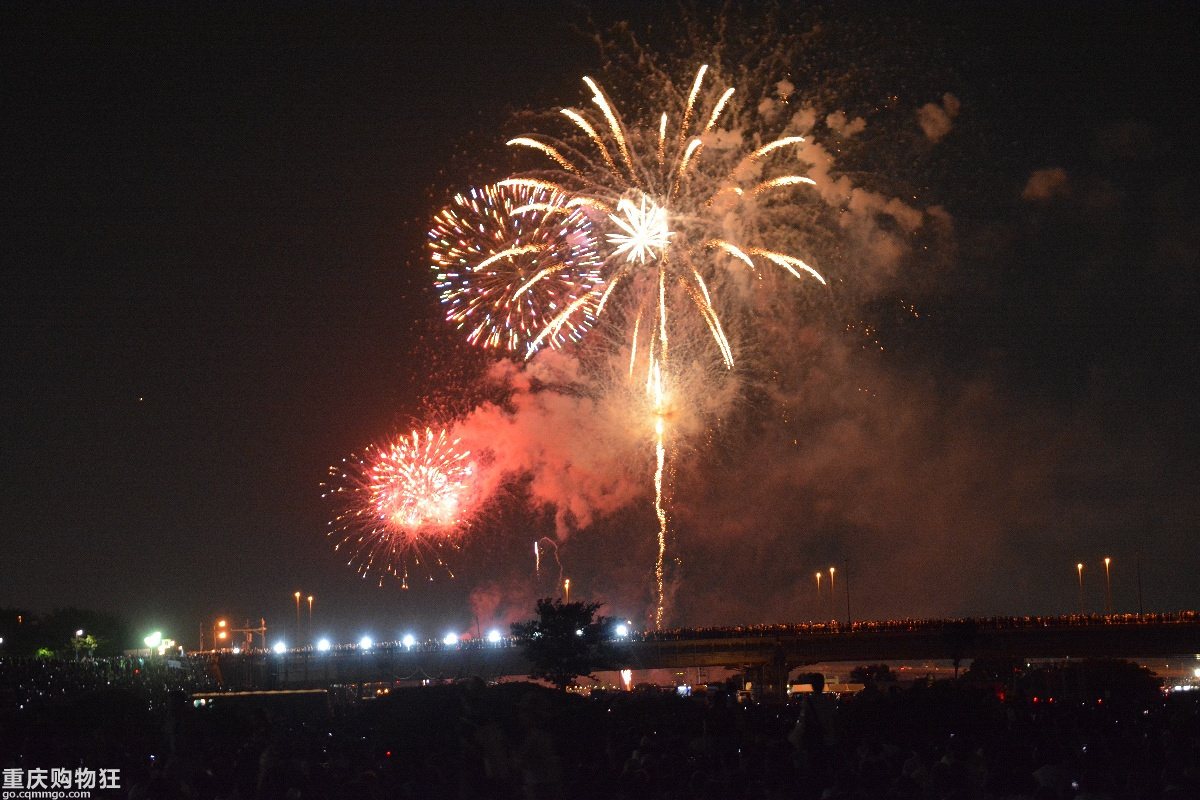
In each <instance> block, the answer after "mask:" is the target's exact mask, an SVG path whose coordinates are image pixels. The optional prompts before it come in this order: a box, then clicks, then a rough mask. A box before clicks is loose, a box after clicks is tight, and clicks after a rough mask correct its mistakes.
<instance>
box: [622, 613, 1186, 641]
mask: <svg viewBox="0 0 1200 800" xmlns="http://www.w3.org/2000/svg"><path fill="white" fill-rule="evenodd" d="M1198 622H1200V614H1198V613H1197V612H1195V611H1180V612H1175V613H1154V614H1107V615H1104V614H1069V615H1066V616H1053V617H1042V616H1024V617H968V618H966V619H915V618H905V619H888V620H875V621H864V622H850V623H848V624H847V623H842V622H838V621H837V620H830V621H828V622H794V623H782V624H773V625H737V626H730V627H704V628H674V629H669V630H649V631H643V632H640V633H634V634H632V635H631V636H632V638H633V640H634V641H643V642H663V641H683V640H688V639H742V638H772V637H779V636H799V635H806V634H834V633H841V634H847V633H851V634H852V633H886V632H897V633H900V632H912V631H941V630H948V629H954V628H974V629H977V630H1010V629H1020V628H1077V627H1088V626H1106V625H1164V624H1176V623H1189V624H1195V623H1198Z"/></svg>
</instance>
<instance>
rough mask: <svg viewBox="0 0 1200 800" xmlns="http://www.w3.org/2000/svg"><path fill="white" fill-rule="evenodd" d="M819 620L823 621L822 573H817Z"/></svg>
mask: <svg viewBox="0 0 1200 800" xmlns="http://www.w3.org/2000/svg"><path fill="white" fill-rule="evenodd" d="M817 619H818V620H819V619H821V573H819V572H818V573H817Z"/></svg>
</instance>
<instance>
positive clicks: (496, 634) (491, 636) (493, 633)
mask: <svg viewBox="0 0 1200 800" xmlns="http://www.w3.org/2000/svg"><path fill="white" fill-rule="evenodd" d="M488 641H489V642H491V643H492V644H496V643H497V642H499V641H500V631H498V630H496V629H494V628H493V629H492V630H490V631H488ZM1196 672H1197V673H1200V670H1196Z"/></svg>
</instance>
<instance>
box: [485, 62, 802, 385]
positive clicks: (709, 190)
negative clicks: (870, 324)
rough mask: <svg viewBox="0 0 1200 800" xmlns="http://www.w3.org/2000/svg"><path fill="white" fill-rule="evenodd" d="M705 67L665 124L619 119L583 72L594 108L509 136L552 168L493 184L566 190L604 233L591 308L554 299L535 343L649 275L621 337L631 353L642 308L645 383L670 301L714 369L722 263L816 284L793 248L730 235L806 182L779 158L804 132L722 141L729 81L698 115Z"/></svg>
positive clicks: (726, 357)
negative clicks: (701, 329) (542, 130)
mask: <svg viewBox="0 0 1200 800" xmlns="http://www.w3.org/2000/svg"><path fill="white" fill-rule="evenodd" d="M707 72H708V67H707V66H703V67H701V68H700V70H699V71H698V72H697V73H696V76H695V79H694V80H693V81H692V86H691V91H690V92H689V93H688V96H687V99H686V101H684V102H683V105H682V111H681V112H679V118H678V119H679V121H678V124H677V127H676V126H674V125H672V123H671V115H670V114H669V113H668V112H667V111H664V112H663V113H662V114H661V116H660V117H659V118H658V120H657V122H658V124H657V126H656V128H654V129H649V128H645V129H644V128H636V127H632V128H631V127H629V126H628V125H627V124H626V123H625V122H624V121H623V120H622V119H621V117H620V116H619V114H618V113H617V111H616V110H615V109H614V107H613V105H612V104H611V103H610V102H609V101H608V99H607V97H606V96H605V94H604V92H603V91H602V90H601V89H600V87H599V86H598V85H597V84H596V82H595V81H593V80H592V79H591V78H584V79H583V80H584V83H585V84H586V85H587V87H588V89H589V90H590V91H591V92H592V97H591V99H592V103H593V105H594V106H595V110H594V111H587V110H585V111H579V110H575V109H563V111H562V114H563V116H565V117H566V118H567V120H569V121H570V123H571V124H570V125H568V126H567V130H568V132H567V134H564V135H563V136H561V137H555V136H550V135H544V134H543V135H527V136H521V137H517V138H515V139H512V140H511V141H509V143H508V144H510V145H512V146H515V147H526V148H531V149H533V150H535V151H537V152H539V153H541V154H542V155H543V156H546V157H548V158H549V159H550V160H551V161H552V162H553V164H554V166H553V167H551V168H550V169H549V170H542V171H539V172H538V173H536V177H522V178H515V179H512V180H509V181H502V182H501V183H502V185H511V186H522V187H537V188H540V189H542V190H544V191H547V192H555V193H560V194H562V195H563V196H565V197H567V198H569V199H568V200H567V201H566V202H567V203H570V204H573V205H574V206H575V207H578V208H581V209H585V210H587V211H588V212H590V213H591V214H593V215H595V216H597V217H598V218H599V219H600V224H602V225H604V226H606V227H608V228H610V229H612V232H610V233H607V235H606V237H605V238H606V241H607V243H608V244H609V245H610V246H611V248H612V249H611V250H610V251H609V252H607V253H606V254H605V257H606V273H607V274H606V276H605V282H604V285H603V286H597V287H595V288H593V289H592V290H591V297H592V298H593V299H594V301H595V305H594V306H593V305H592V304H590V303H586V304H585V303H580V304H578V305H576V306H567V307H565V308H563V309H562V310H561V311H560V312H559V313H558V314H557V316H555V317H553V318H552V319H551V320H550V321H549V323H548V324H547V325H546V326H545V327H544V328H542V330H541V331H540V332H539V334H538V336H537V338H536V339H535V340H534V342H535V343H540V341H541V340H542V339H543V338H552V337H555V336H557V335H558V332H559V331H560V330H561V329H563V328H570V327H571V326H572V325H573V320H574V319H575V318H576V317H577V316H579V315H580V314H593V313H594V314H599V313H600V312H601V311H603V309H604V307H605V305H606V304H607V303H608V302H609V301H610V298H611V297H612V296H613V293H614V292H615V291H616V290H617V289H618V287H619V286H622V287H623V286H626V285H629V284H633V283H636V277H637V276H638V275H640V274H644V273H646V272H652V273H654V279H653V280H652V281H643V282H641V287H642V291H640V292H638V291H635V292H633V295H634V296H633V297H630V298H627V305H632V306H633V307H635V308H636V313H635V314H634V315H633V318H634V319H635V320H636V322H635V327H634V331H635V332H634V335H633V339H632V343H631V349H632V350H633V351H634V353H635V355H636V352H637V350H638V341H637V331H638V329H639V328H640V320H641V318H642V317H643V316H644V315H647V314H649V315H652V316H653V323H654V324H651V325H650V326H648V328H647V330H648V331H649V332H650V336H649V341H648V342H647V343H646V346H645V347H644V348H643V352H644V353H645V356H646V374H647V383H649V382H651V381H652V378H651V377H650V376H651V375H652V374H653V371H654V364H655V363H656V362H657V361H660V360H664V361H665V356H666V344H667V342H666V338H667V334H666V331H667V312H668V307H669V306H671V305H674V304H675V303H677V302H680V301H682V303H683V304H684V305H685V306H694V307H695V308H696V309H697V311H698V312H699V314H700V316H701V318H702V319H703V320H704V324H705V325H706V326H707V327H708V330H709V332H710V334H711V336H712V338H713V340H714V342H715V343H716V345H717V347H718V349H719V351H720V354H721V359H722V360H723V362H724V363H725V366H726V367H727V368H732V367H733V365H734V353H733V347H732V346H731V344H730V341H729V339H728V337H727V335H726V332H725V329H724V327H723V326H722V324H721V315H720V314H719V313H718V309H717V304H716V303H715V301H714V297H713V293H712V291H711V290H710V283H711V282H712V281H713V279H714V277H715V276H716V275H717V274H719V273H720V272H722V271H726V270H729V269H748V270H750V271H751V272H752V273H754V274H758V273H759V270H760V269H761V268H762V267H768V266H774V267H778V268H781V269H783V270H785V271H786V272H787V273H789V274H791V275H793V276H795V277H797V278H802V277H805V276H808V277H812V278H815V279H816V280H818V281H820V282H821V283H822V284H824V283H825V280H824V278H822V277H821V275H820V274H819V273H818V272H817V271H816V270H815V269H813V268H812V267H810V266H809V265H808V264H806V263H805V262H804V261H802V260H801V259H799V258H797V257H795V256H793V255H789V254H787V253H783V252H779V251H777V250H774V249H772V248H770V247H766V246H763V245H762V244H760V243H756V242H737V241H733V240H732V239H733V238H735V236H736V235H738V234H741V235H747V234H748V235H750V236H752V237H753V233H752V232H751V231H750V230H749V229H750V228H752V227H753V225H752V224H749V223H748V220H750V219H751V218H753V217H754V215H755V213H756V211H757V210H758V207H759V204H761V203H770V202H777V201H778V197H779V194H780V193H782V192H789V191H798V190H802V189H803V188H804V187H806V186H809V185H812V184H813V183H814V181H813V180H812V179H811V178H808V177H806V176H803V175H797V174H793V173H792V172H791V171H790V168H789V167H788V163H787V162H788V159H787V156H788V154H789V153H793V152H794V149H795V146H796V145H798V144H800V143H801V142H803V141H804V140H803V138H802V137H800V136H785V137H782V138H778V139H774V140H772V141H770V142H767V143H766V144H763V145H761V146H758V147H755V148H753V149H749V148H739V147H737V146H732V145H734V144H737V143H740V140H741V136H740V134H737V133H735V132H732V131H727V130H722V129H720V127H719V125H718V123H719V122H720V120H721V117H722V114H723V112H724V111H725V110H726V108H727V107H728V106H729V102H730V98H731V97H732V96H733V93H734V90H733V89H732V88H729V89H725V90H724V91H722V92H720V94H719V95H718V96H717V97H716V99H715V100H714V101H713V102H712V103H711V105H710V106H709V107H708V108H707V113H700V112H701V111H702V109H701V108H700V106H701V95H702V89H703V87H704V78H705V75H706V74H707ZM597 112H598V113H597ZM589 154H590V155H589ZM649 287H654V288H649ZM647 289H648V290H647ZM622 291H624V290H623V289H622ZM655 295H657V296H655Z"/></svg>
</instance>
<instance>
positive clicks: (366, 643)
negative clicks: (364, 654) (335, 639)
mask: <svg viewBox="0 0 1200 800" xmlns="http://www.w3.org/2000/svg"><path fill="white" fill-rule="evenodd" d="M358 648H359V649H360V650H370V649H371V637H370V636H364V637H362V638H361V639H359V640H358Z"/></svg>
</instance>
